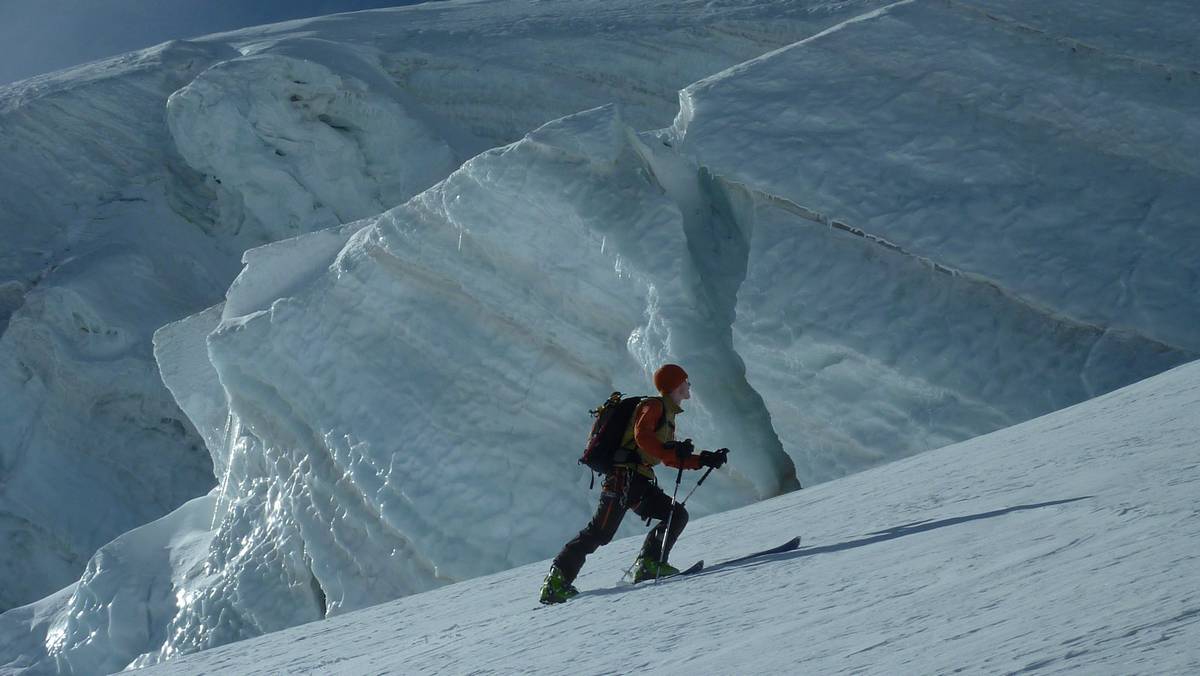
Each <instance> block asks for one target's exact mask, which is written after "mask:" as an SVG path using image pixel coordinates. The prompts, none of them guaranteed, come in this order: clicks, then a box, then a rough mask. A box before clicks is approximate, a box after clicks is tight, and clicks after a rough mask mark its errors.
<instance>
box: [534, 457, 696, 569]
mask: <svg viewBox="0 0 1200 676" xmlns="http://www.w3.org/2000/svg"><path fill="white" fill-rule="evenodd" d="M630 509H632V510H633V513H634V514H637V515H638V516H640V517H642V518H643V519H647V520H650V519H658V520H659V522H658V524H657V525H655V527H654V528H652V529H650V532H649V533H647V534H646V540H645V541H644V542H643V543H642V556H648V557H651V558H653V559H656V560H657V559H658V558H659V556H660V555H661V554H662V551H663V550H662V547H663V533H664V532H665V531H666V530H667V521H668V520H669V521H670V522H671V532H670V534H668V536H667V541H666V545H665V546H666V553H667V554H670V553H671V547H672V546H673V545H674V544H675V540H676V539H677V538H678V537H679V534H680V533H681V532H683V528H684V526H687V522H688V513H687V510H686V509H684V508H683V505H678V504H677V505H675V515H674V516H671V498H670V496H668V495H667V494H666V493H664V492H663V490H662V489H661V488H659V487H658V484H656V483H654V481H653V480H652V479H648V478H646V477H645V476H643V475H642V474H641V473H639V472H637V471H636V470H633V469H629V468H625V467H620V468H617V469H614V470H613V471H611V472H609V473H608V474H607V475H606V476H605V477H604V483H603V484H601V486H600V504H599V506H597V507H596V513H595V514H594V515H593V516H592V520H591V521H589V522H588V525H587V526H585V527H584V529H583V530H581V531H579V535H576V536H575V539H573V540H571V541H570V542H568V543H567V544H566V545H565V546H564V547H563V548H562V551H561V552H559V553H558V556H556V557H554V565H555V566H557V567H558V569H559V570H560V571H562V574H563V578H564V579H565V580H566V581H567V583H570V582H572V581H574V580H575V577H576V576H578V575H579V569H580V568H583V560H584V559H586V558H587V556H588V554H591V553H592V552H594V551H596V549H597V548H599V547H600V546H601V545H606V544H608V543H609V542H612V539H613V535H615V534H616V532H617V528H618V527H619V526H620V525H621V520H622V519H623V518H624V517H625V512H626V511H627V510H630ZM668 517H670V519H668ZM662 558H663V560H664V561H665V560H666V558H667V557H666V556H663V557H662Z"/></svg>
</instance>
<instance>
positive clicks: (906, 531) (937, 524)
mask: <svg viewBox="0 0 1200 676" xmlns="http://www.w3.org/2000/svg"><path fill="white" fill-rule="evenodd" d="M1093 497H1095V496H1092V495H1085V496H1082V497H1078V498H1067V499H1065V500H1052V501H1050V502H1039V503H1035V504H1031V505H1017V506H1015V507H1007V508H1005V509H997V510H993V511H990V512H980V513H979V514H971V515H968V516H956V517H953V518H949V519H939V520H937V521H917V522H914V523H910V524H905V525H903V526H896V527H895V528H888V529H887V530H881V531H876V532H874V533H868V534H867V535H866V537H862V538H859V539H857V540H850V541H848V542H840V543H837V544H832V545H823V546H820V547H802V548H800V549H797V550H795V551H791V552H784V553H781V554H766V555H763V556H761V557H754V558H751V559H748V560H733V561H726V562H725V563H717V564H714V565H712V566H705V568H704V570H703V571H702V572H699V573H695V574H693V575H689V576H688V577H692V578H695V577H701V576H704V575H708V574H711V573H714V572H717V571H719V570H724V569H728V568H742V567H751V566H759V565H762V564H764V563H773V562H777V561H786V560H789V559H799V558H804V557H808V556H817V555H818V554H832V553H834V552H843V551H846V550H849V549H857V548H858V547H866V546H868V545H873V544H878V543H880V542H887V541H888V540H895V539H896V538H902V537H906V536H909V535H916V534H917V533H926V532H929V531H931V530H937V529H939V528H946V527H949V526H957V525H959V524H963V523H969V522H971V521H980V520H983V519H992V518H995V517H998V516H1005V515H1007V514H1012V513H1014V512H1024V511H1028V510H1031V509H1042V508H1045V507H1055V506H1057V505H1066V504H1069V503H1072V502H1079V501H1080V500H1090V499H1092V498H1093ZM683 579H686V578H677V579H664V580H660V581H659V582H658V584H673V583H676V582H680V581H682V580H683ZM652 584H653V583H650V584H647V583H643V585H645V586H652ZM632 586H633V585H631V584H623V585H620V586H617V587H611V588H607V589H595V590H589V591H585V592H582V593H581V594H580V595H579V597H580V598H582V597H586V596H606V595H608V594H620V593H623V592H626V591H628V590H629V589H630V588H631V587H632Z"/></svg>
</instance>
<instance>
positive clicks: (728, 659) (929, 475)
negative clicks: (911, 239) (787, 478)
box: [146, 363, 1200, 674]
mask: <svg viewBox="0 0 1200 676" xmlns="http://www.w3.org/2000/svg"><path fill="white" fill-rule="evenodd" d="M1198 437H1200V363H1192V364H1188V365H1186V366H1182V367H1179V368H1177V369H1174V370H1172V371H1170V372H1168V373H1165V374H1162V375H1159V376H1156V377H1154V378H1151V379H1149V380H1146V381H1144V382H1141V383H1137V384H1136V385H1132V386H1129V387H1126V388H1124V389H1122V390H1119V391H1117V392H1114V393H1111V394H1108V395H1105V396H1103V397H1099V398H1097V399H1094V400H1091V401H1088V402H1086V403H1083V404H1079V405H1077V406H1074V407H1071V408H1069V409H1066V410H1063V411H1060V412H1057V413H1053V414H1051V415H1048V416H1044V417H1042V418H1038V419H1036V420H1032V421H1029V422H1026V423H1023V424H1020V425H1017V426H1015V427H1011V428H1007V429H1005V430H1002V431H999V432H995V433H992V434H989V435H986V436H983V437H979V438H976V439H972V440H971V441H967V442H964V443H961V444H956V445H954V446H949V447H946V448H943V449H939V450H937V451H931V452H928V453H924V454H921V455H919V456H916V457H913V458H908V459H906V460H902V461H898V462H895V463H891V464H889V465H886V466H883V467H878V468H875V469H873V470H869V471H866V472H861V473H859V474H856V475H854V476H851V477H847V478H844V479H839V480H836V481H831V482H828V483H824V484H822V485H820V486H817V487H814V488H811V489H807V490H804V491H801V492H797V493H792V494H789V495H784V496H780V497H777V498H774V499H771V500H767V501H764V502H760V503H757V504H755V505H752V506H749V507H745V508H742V509H738V510H735V511H731V512H726V513H723V514H719V515H714V516H710V517H707V518H704V519H701V520H698V521H695V522H693V523H692V524H690V525H689V527H688V530H687V532H686V533H685V534H684V536H683V538H682V539H681V541H680V543H679V545H678V546H677V548H676V553H675V554H674V558H675V559H676V560H677V561H678V562H681V563H682V562H686V561H691V560H693V559H695V558H697V557H703V558H704V559H705V560H706V561H708V562H709V563H710V564H714V563H717V562H718V561H720V560H721V559H723V558H730V557H732V556H734V555H737V554H739V553H742V552H747V551H752V550H754V549H755V548H758V547H761V546H764V545H771V544H776V543H778V542H781V541H783V540H786V539H787V538H789V537H791V536H792V535H793V534H796V533H800V534H802V535H803V536H804V541H803V543H802V548H801V549H800V550H799V551H796V552H793V553H790V554H784V555H778V556H774V557H770V558H766V559H760V560H755V561H751V562H747V563H744V564H739V565H735V566H729V567H722V566H720V565H719V564H717V565H711V566H710V569H709V570H708V571H706V572H705V573H704V574H702V575H698V576H695V577H692V578H685V579H679V580H669V581H665V582H662V583H660V584H658V585H657V586H654V585H651V584H643V585H639V586H637V587H628V586H622V585H621V584H619V583H618V580H619V578H620V577H621V570H622V569H623V567H625V566H626V565H628V563H629V561H630V560H632V558H633V556H634V553H635V549H636V547H637V546H638V542H639V538H637V537H633V538H629V539H625V540H621V541H618V542H616V543H614V544H612V545H610V546H609V547H607V548H604V549H601V550H600V551H599V552H597V554H596V555H594V556H593V557H591V558H590V559H589V561H588V564H587V566H586V567H585V569H584V573H583V575H582V576H581V577H580V580H579V586H580V588H581V589H582V590H583V594H582V595H581V596H580V597H578V598H577V599H575V600H572V601H570V602H569V603H567V604H565V605H562V606H553V607H540V606H539V605H538V604H537V601H536V597H537V589H538V585H539V583H540V580H541V576H542V575H543V574H544V572H545V569H546V567H547V566H548V562H540V563H537V564H533V565H529V566H523V567H520V568H516V569H514V570H510V571H506V572H503V573H498V574H495V575H491V576H487V577H483V578H478V579H475V580H471V581H469V582H463V583H459V584H456V585H452V586H449V587H445V588H442V589H438V590H436V591H432V592H427V593H424V594H419V595H416V596H411V597H408V598H404V599H400V600H398V601H394V602H391V603H386V604H382V605H379V606H376V607H373V608H370V609H366V610H362V611H359V612H355V613H351V614H348V615H344V616H341V617H337V618H332V619H329V620H325V621H322V622H315V623H312V624H307V625H304V626H300V627H295V628H292V629H289V630H287V631H283V632H279V633H277V634H273V635H271V636H265V637H262V638H258V639H253V640H249V641H244V642H241V643H235V644H232V645H228V646H224V647H221V648H216V649H214V650H210V651H205V652H202V653H199V654H196V655H191V656H187V657H183V658H181V659H180V660H178V661H177V662H174V663H171V664H167V665H163V666H161V667H158V668H155V669H150V670H148V671H147V672H146V673H148V674H171V673H178V674H209V673H308V672H310V671H312V672H322V673H338V674H367V673H382V672H392V671H402V672H405V673H468V672H470V673H476V672H478V673H512V672H516V671H520V672H522V673H562V672H563V671H568V670H569V671H570V672H572V673H580V674H599V673H627V672H630V671H640V672H652V673H680V674H683V673H689V674H690V673H712V674H745V673H820V674H841V673H855V674H863V673H869V674H896V673H925V674H931V673H951V672H959V671H963V672H966V673H1022V672H1037V673H1066V672H1070V673H1089V674H1109V673H1113V674H1116V673H1120V674H1185V673H1195V672H1196V670H1197V669H1200V648H1197V646H1198V645H1200V598H1198V597H1197V595H1196V590H1197V589H1198V588H1200V565H1197V556H1198V551H1200V550H1198V549H1197V546H1196V543H1197V539H1198V538H1200V521H1197V519H1196V495H1197V490H1198V489H1200V463H1197V458H1196V453H1195V450H1196V449H1195V441H1196V439H1197V438H1198ZM709 488H710V487H709V486H708V485H707V484H705V486H703V487H701V489H700V490H701V491H705V490H709ZM699 494H700V493H697V495H699ZM563 530H564V531H565V530H566V526H565V525H564V529H563Z"/></svg>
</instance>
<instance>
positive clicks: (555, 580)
mask: <svg viewBox="0 0 1200 676" xmlns="http://www.w3.org/2000/svg"><path fill="white" fill-rule="evenodd" d="M578 594H579V590H578V589H576V588H575V587H574V585H571V584H569V583H568V582H567V581H566V580H564V579H563V574H562V571H560V570H559V569H558V566H551V567H550V572H549V573H548V574H547V575H546V580H545V581H544V582H542V595H541V597H540V598H539V599H538V601H539V602H541V603H544V604H546V605H550V604H552V603H562V602H563V601H566V600H567V599H569V598H571V597H572V596H576V595H578Z"/></svg>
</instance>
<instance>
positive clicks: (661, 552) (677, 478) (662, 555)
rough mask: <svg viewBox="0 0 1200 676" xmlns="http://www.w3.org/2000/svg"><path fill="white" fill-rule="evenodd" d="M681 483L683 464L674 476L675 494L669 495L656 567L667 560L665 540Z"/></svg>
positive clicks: (655, 577) (655, 575) (656, 573)
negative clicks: (665, 524)
mask: <svg viewBox="0 0 1200 676" xmlns="http://www.w3.org/2000/svg"><path fill="white" fill-rule="evenodd" d="M681 483H683V463H682V462H681V463H679V474H676V475H675V492H674V493H671V513H670V514H668V515H667V529H666V530H664V531H663V541H662V547H660V548H659V550H658V567H659V569H660V570H661V569H662V564H663V562H664V561H666V560H667V538H669V537H671V521H672V520H674V518H675V498H676V497H678V496H679V484H681ZM654 584H658V571H655V573H654Z"/></svg>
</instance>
